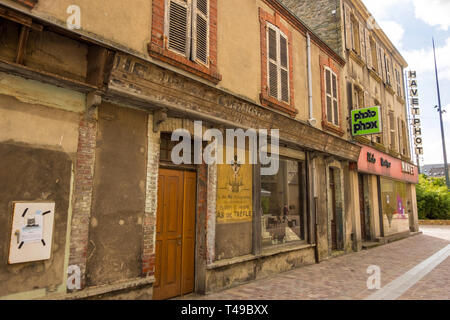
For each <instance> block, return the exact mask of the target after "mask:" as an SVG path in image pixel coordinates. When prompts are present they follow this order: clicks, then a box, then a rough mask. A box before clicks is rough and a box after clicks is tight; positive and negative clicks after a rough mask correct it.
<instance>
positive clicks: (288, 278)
mask: <svg viewBox="0 0 450 320" xmlns="http://www.w3.org/2000/svg"><path fill="white" fill-rule="evenodd" d="M421 229H422V231H423V232H424V234H423V235H418V236H414V237H410V238H407V239H404V240H400V241H397V242H394V243H390V244H387V245H384V246H380V247H376V248H374V249H370V250H367V251H361V252H357V253H351V254H348V255H344V256H340V257H337V258H334V259H330V260H327V261H324V262H322V263H320V264H315V265H310V266H305V267H302V268H299V269H295V270H292V271H289V272H286V273H283V274H279V275H276V276H273V277H271V278H267V279H262V280H257V281H253V282H250V283H248V284H244V285H241V286H238V287H235V288H231V289H228V290H224V291H221V292H218V293H213V294H209V295H206V296H193V295H191V296H186V297H185V298H186V299H206V300H215V299H217V300H246V299H253V300H272V299H277V300H279V299H281V300H310V299H343V300H344V299H364V298H365V297H368V296H370V295H371V294H372V293H374V291H373V290H368V289H367V284H366V282H367V279H368V277H369V274H367V268H368V267H369V266H371V265H376V266H379V267H380V268H381V287H384V286H386V285H387V284H388V283H390V282H391V281H393V280H395V279H397V278H398V277H400V276H402V275H403V274H404V273H406V272H407V271H409V270H410V269H412V268H414V267H415V266H417V265H418V264H420V263H421V262H422V261H424V260H426V259H427V258H429V257H431V256H433V255H434V254H435V253H436V252H438V251H440V250H441V249H443V248H445V247H446V246H447V245H449V244H450V226H436V227H435V226H433V227H432V228H429V226H427V227H422V228H421ZM449 288H450V258H447V259H446V260H445V261H443V262H442V263H441V264H439V265H438V266H437V267H436V268H434V269H433V270H432V271H431V272H430V273H428V274H427V275H425V276H424V278H423V279H422V280H420V281H418V282H417V283H416V284H415V285H414V286H412V287H411V288H410V289H409V290H407V291H406V292H404V294H403V295H402V296H400V298H399V299H450V293H449V292H450V289H449Z"/></svg>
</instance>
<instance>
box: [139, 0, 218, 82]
mask: <svg viewBox="0 0 450 320" xmlns="http://www.w3.org/2000/svg"><path fill="white" fill-rule="evenodd" d="M152 6H153V16H152V40H151V43H150V44H149V47H148V51H149V54H150V56H152V57H154V58H157V59H160V60H163V61H164V62H167V63H169V64H172V65H175V66H177V67H179V68H181V69H183V70H186V71H189V72H191V73H193V74H195V75H197V76H200V77H202V78H204V79H206V80H209V81H211V82H214V83H215V84H217V83H218V82H219V81H220V80H221V79H222V77H221V76H220V75H219V74H218V69H217V0H153V3H152Z"/></svg>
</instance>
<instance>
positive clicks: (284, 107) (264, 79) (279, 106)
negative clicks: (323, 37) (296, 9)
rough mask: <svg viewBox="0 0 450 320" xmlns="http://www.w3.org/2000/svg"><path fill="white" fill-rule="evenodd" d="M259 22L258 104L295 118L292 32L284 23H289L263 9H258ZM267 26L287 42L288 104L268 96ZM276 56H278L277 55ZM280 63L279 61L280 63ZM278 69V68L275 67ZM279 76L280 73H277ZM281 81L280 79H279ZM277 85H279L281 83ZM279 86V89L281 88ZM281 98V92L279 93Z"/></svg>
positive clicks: (277, 14)
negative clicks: (276, 29) (271, 27)
mask: <svg viewBox="0 0 450 320" xmlns="http://www.w3.org/2000/svg"><path fill="white" fill-rule="evenodd" d="M259 22H260V44H261V47H260V50H261V51H260V54H261V93H260V102H261V105H263V106H265V107H268V108H272V109H276V110H278V111H281V112H283V113H286V114H288V115H289V116H291V117H295V116H296V115H297V114H298V110H296V108H295V97H294V73H293V56H294V55H293V53H292V50H293V46H292V43H293V41H292V31H291V30H289V29H288V28H287V27H286V26H285V23H286V24H287V23H289V20H288V19H285V18H284V16H282V15H280V14H279V13H276V14H271V13H268V12H266V11H265V10H264V9H263V8H261V7H260V8H259ZM268 24H271V25H272V26H275V27H276V28H278V29H279V30H280V31H281V32H282V34H283V36H284V37H285V39H286V40H287V60H288V61H287V70H288V97H289V102H285V101H284V100H279V99H278V98H275V97H273V96H271V95H270V94H269V90H270V87H269V80H268V79H269V78H268V76H269V72H268V69H269V67H268V66H269V59H268V49H269V48H268ZM278 47H279V45H278V46H277V52H279V48H278ZM277 56H278V54H277ZM280 62H281V61H280ZM277 68H278V67H277ZM277 71H278V69H277ZM278 74H280V71H278ZM280 81H281V77H280ZM280 81H279V83H280V84H281V82H280ZM280 84H279V87H280V86H281V85H280ZM279 94H280V97H281V92H279Z"/></svg>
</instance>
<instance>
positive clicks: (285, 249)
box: [206, 241, 316, 270]
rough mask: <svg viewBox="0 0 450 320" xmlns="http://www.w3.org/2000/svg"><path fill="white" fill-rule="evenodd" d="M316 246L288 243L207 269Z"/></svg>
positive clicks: (226, 260) (301, 242)
mask: <svg viewBox="0 0 450 320" xmlns="http://www.w3.org/2000/svg"><path fill="white" fill-rule="evenodd" d="M315 246H316V245H315V244H307V243H305V241H296V242H292V243H288V244H281V245H277V246H273V247H268V248H265V249H263V252H262V253H261V254H259V255H253V254H249V255H245V256H241V257H236V258H231V259H225V260H220V261H216V262H213V263H211V264H209V265H208V266H207V267H206V269H208V270H214V269H218V268H223V267H228V266H232V265H235V264H240V263H245V262H249V261H253V260H258V259H261V258H267V257H270V256H274V255H277V254H281V253H287V252H292V251H298V250H303V249H309V248H314V247H315Z"/></svg>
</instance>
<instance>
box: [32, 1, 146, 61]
mask: <svg viewBox="0 0 450 320" xmlns="http://www.w3.org/2000/svg"><path fill="white" fill-rule="evenodd" d="M71 5H78V6H79V7H80V9H81V28H82V31H85V32H87V33H89V34H94V35H97V36H98V38H99V39H108V40H110V41H112V42H115V43H117V44H119V45H121V46H123V47H127V48H130V49H131V50H134V51H137V52H139V53H140V54H145V55H146V54H147V44H148V43H149V42H150V34H151V33H150V32H151V25H152V24H151V22H152V21H151V20H152V1H151V0H128V1H109V0H96V1H91V0H76V1H74V0H49V1H39V2H38V4H37V5H36V7H35V8H34V9H33V10H32V13H33V14H35V15H37V16H41V17H45V18H48V19H50V20H52V21H57V22H58V23H60V24H63V25H64V26H65V24H66V20H67V18H68V17H69V16H70V14H68V13H67V8H68V7H69V6H71Z"/></svg>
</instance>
